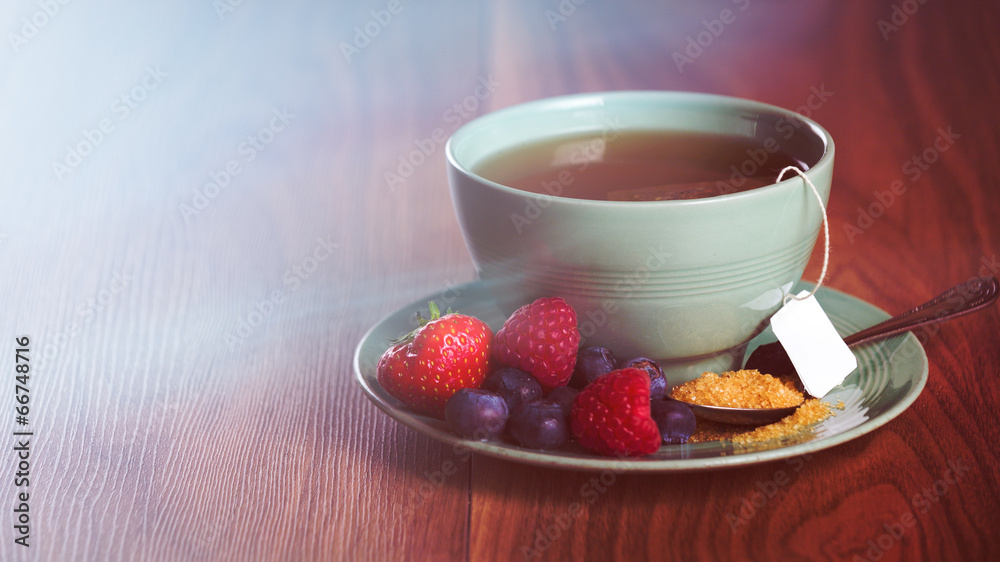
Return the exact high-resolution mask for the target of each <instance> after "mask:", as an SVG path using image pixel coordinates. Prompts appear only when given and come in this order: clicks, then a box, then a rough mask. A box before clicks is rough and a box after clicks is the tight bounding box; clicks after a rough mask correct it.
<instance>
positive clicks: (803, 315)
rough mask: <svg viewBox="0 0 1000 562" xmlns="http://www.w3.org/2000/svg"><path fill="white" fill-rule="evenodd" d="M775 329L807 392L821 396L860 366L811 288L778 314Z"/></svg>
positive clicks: (775, 318) (775, 316)
mask: <svg viewBox="0 0 1000 562" xmlns="http://www.w3.org/2000/svg"><path fill="white" fill-rule="evenodd" d="M800 299H801V300H800ZM771 329H772V330H774V335H775V336H777V337H778V341H779V342H781V347H784V348H785V352H786V353H788V358H789V359H791V360H792V365H794V366H795V371H796V372H798V374H799V378H800V379H801V380H802V385H803V386H805V388H806V392H808V393H809V394H811V395H813V396H815V397H817V398H821V397H823V396H825V395H826V393H827V392H830V391H831V390H833V388H834V387H835V386H837V385H839V384H840V383H842V382H844V379H845V378H847V375H849V374H851V372H852V371H853V370H854V369H856V368H857V367H858V359H857V358H856V357H855V356H854V353H852V352H851V349H850V348H849V347H847V344H846V343H844V340H843V339H841V337H840V334H838V333H837V329H836V328H834V327H833V323H832V322H830V318H829V317H828V316H827V315H826V312H824V311H823V307H821V306H820V305H819V301H817V300H816V297H815V296H814V295H810V294H809V291H802V292H801V293H799V294H798V295H796V298H794V299H791V300H789V301H788V303H786V304H785V306H783V307H781V310H779V311H778V312H776V313H774V316H772V317H771Z"/></svg>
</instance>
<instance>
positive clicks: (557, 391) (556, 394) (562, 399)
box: [547, 386, 580, 416]
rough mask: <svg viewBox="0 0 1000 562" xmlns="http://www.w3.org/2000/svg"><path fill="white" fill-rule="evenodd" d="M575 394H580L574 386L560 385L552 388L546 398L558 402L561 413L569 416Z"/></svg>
mask: <svg viewBox="0 0 1000 562" xmlns="http://www.w3.org/2000/svg"><path fill="white" fill-rule="evenodd" d="M577 394H580V391H579V390H576V389H575V388H570V387H568V386H560V387H556V388H553V389H552V390H551V391H550V392H549V395H548V397H547V399H548V400H551V401H552V402H555V403H556V404H559V407H560V408H562V409H563V413H565V414H566V415H567V416H569V413H570V411H571V410H572V409H573V400H576V395H577Z"/></svg>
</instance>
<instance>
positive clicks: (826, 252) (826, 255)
mask: <svg viewBox="0 0 1000 562" xmlns="http://www.w3.org/2000/svg"><path fill="white" fill-rule="evenodd" d="M785 172H795V173H796V174H798V175H800V176H802V179H803V180H805V182H806V183H807V184H808V185H809V187H811V188H812V192H813V194H814V195H816V201H817V202H818V203H819V208H820V210H822V211H823V240H824V247H823V269H822V270H820V272H819V281H817V282H816V286H815V287H813V289H812V291H810V292H809V294H808V295H806V296H804V297H797V296H795V295H792V294H788V295H785V298H784V300H783V304H788V301H790V300H791V299H795V300H797V301H801V300H806V299H808V298H809V297H811V296H813V295H815V294H816V291H818V290H819V288H820V287H821V286H822V285H823V281H824V280H825V279H826V268H827V266H829V265H830V221H829V220H828V219H827V216H826V205H824V204H823V197H822V196H820V194H819V190H818V189H816V186H815V185H813V182H812V180H810V179H809V176H807V175H805V173H804V172H803V171H802V170H800V169H799V168H798V167H797V166H788V167H787V168H785V169H784V170H781V173H780V174H778V180H777V181H779V182H780V181H781V180H782V178H784V177H785Z"/></svg>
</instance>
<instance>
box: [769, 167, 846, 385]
mask: <svg viewBox="0 0 1000 562" xmlns="http://www.w3.org/2000/svg"><path fill="white" fill-rule="evenodd" d="M786 172H795V173H796V174H798V175H799V177H801V178H802V180H803V181H804V182H805V183H806V185H808V186H809V187H810V188H811V189H812V192H813V195H815V196H816V202H817V203H819V208H820V209H821V210H822V211H823V246H824V248H823V269H822V270H821V271H820V274H819V281H818V282H817V283H816V286H815V287H813V289H812V291H802V292H801V293H799V294H797V295H794V296H793V295H788V296H786V297H785V302H784V306H782V307H781V310H779V311H778V312H775V313H774V315H773V316H771V329H772V330H773V331H774V335H775V336H777V337H778V341H779V342H781V347H784V348H785V353H787V354H788V358H789V359H791V361H792V365H794V366H795V371H796V372H797V373H798V374H799V379H801V380H802V386H804V387H805V389H806V392H808V393H809V394H811V395H813V396H815V397H817V398H822V397H823V396H825V395H826V393H827V392H830V391H831V390H833V388H834V387H835V386H837V385H839V384H840V383H842V382H844V379H846V378H847V375H849V374H851V372H852V371H853V370H854V369H857V368H858V359H857V358H856V357H855V356H854V354H853V353H851V349H850V348H849V347H847V344H846V343H844V340H843V339H841V337H840V334H838V333H837V329H836V328H834V327H833V323H832V322H830V318H829V317H828V316H827V315H826V312H823V307H821V306H820V305H819V301H817V300H816V297H815V295H816V291H818V290H819V288H820V287H821V286H822V285H823V280H824V279H826V268H827V266H829V265H830V221H829V219H828V218H827V216H826V205H825V204H823V198H822V197H821V196H820V194H819V190H818V189H816V186H815V185H813V182H812V180H810V179H809V176H807V175H806V174H805V173H804V172H803V171H802V170H800V169H799V168H798V167H796V166H788V167H787V168H785V169H784V170H781V173H780V174H778V181H779V182H780V181H781V179H782V178H784V177H785V173H786Z"/></svg>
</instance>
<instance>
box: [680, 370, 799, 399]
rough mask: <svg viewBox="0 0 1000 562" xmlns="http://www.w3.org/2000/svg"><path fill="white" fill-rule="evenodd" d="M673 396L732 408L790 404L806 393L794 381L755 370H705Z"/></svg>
mask: <svg viewBox="0 0 1000 562" xmlns="http://www.w3.org/2000/svg"><path fill="white" fill-rule="evenodd" d="M670 397H671V398H673V399H674V400H680V401H682V402H687V403H689V404H701V405H704V406H724V407H728V408H789V407H792V406H797V405H799V404H802V401H803V400H804V399H805V397H804V396H803V395H802V393H801V392H799V391H798V390H797V389H796V388H795V386H794V385H793V384H792V383H791V382H782V381H781V380H780V379H777V378H775V377H772V376H771V375H764V374H761V373H760V372H759V371H757V370H756V369H754V370H745V369H744V370H739V371H726V372H725V373H722V374H721V375H718V374H716V373H711V372H707V373H702V375H701V376H700V377H698V378H696V379H694V380H692V381H688V382H686V383H684V384H682V385H680V386H678V387H676V388H674V389H673V391H671V393H670Z"/></svg>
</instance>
